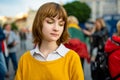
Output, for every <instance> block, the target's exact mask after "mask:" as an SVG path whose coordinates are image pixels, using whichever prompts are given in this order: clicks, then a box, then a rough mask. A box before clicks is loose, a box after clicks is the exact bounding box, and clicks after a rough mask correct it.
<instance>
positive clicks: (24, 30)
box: [19, 27, 27, 50]
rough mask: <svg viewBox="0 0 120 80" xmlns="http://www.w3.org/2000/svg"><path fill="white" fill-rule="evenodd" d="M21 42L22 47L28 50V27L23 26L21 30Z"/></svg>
mask: <svg viewBox="0 0 120 80" xmlns="http://www.w3.org/2000/svg"><path fill="white" fill-rule="evenodd" d="M19 35H20V43H21V49H24V50H26V40H27V34H26V28H24V27H23V28H21V29H20V32H19Z"/></svg>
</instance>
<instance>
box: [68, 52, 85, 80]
mask: <svg viewBox="0 0 120 80" xmlns="http://www.w3.org/2000/svg"><path fill="white" fill-rule="evenodd" d="M72 53H73V56H72V59H71V65H70V70H71V72H70V78H71V79H70V80H84V74H83V69H82V65H81V61H80V57H79V56H78V55H77V53H76V52H74V51H73V52H72Z"/></svg>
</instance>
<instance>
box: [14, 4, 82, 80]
mask: <svg viewBox="0 0 120 80" xmlns="http://www.w3.org/2000/svg"><path fill="white" fill-rule="evenodd" d="M32 35H33V39H34V43H35V44H36V46H35V49H32V50H30V51H27V52H25V53H24V54H23V55H22V56H21V58H20V61H19V65H18V69H17V73H16V77H15V80H84V74H83V69H82V65H81V61H80V58H79V56H78V54H77V53H76V52H75V51H73V50H70V49H68V48H66V47H65V46H64V45H63V43H65V42H66V41H67V40H68V39H69V34H68V32H67V13H66V11H65V9H64V8H63V7H62V6H61V5H59V4H57V3H54V2H49V3H45V4H43V5H42V6H41V7H40V8H39V9H38V11H37V14H36V16H35V19H34V22H33V27H32Z"/></svg>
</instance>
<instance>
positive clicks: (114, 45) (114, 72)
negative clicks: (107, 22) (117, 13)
mask: <svg viewBox="0 0 120 80" xmlns="http://www.w3.org/2000/svg"><path fill="white" fill-rule="evenodd" d="M116 27H117V32H116V33H114V34H113V35H112V37H111V38H109V39H108V40H107V42H106V44H105V52H106V53H107V54H108V68H109V72H110V74H111V77H112V78H113V80H120V20H119V21H118V22H117V25H116Z"/></svg>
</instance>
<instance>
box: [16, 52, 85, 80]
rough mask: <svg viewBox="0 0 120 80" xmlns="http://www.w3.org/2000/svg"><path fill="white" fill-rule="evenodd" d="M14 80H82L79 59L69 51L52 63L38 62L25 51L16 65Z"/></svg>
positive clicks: (74, 53)
mask: <svg viewBox="0 0 120 80" xmlns="http://www.w3.org/2000/svg"><path fill="white" fill-rule="evenodd" d="M15 80H84V75H83V70H82V66H81V62H80V58H79V56H78V55H77V53H76V52H74V51H73V50H70V51H69V52H68V53H67V54H66V55H65V56H64V57H62V58H59V59H57V60H53V61H45V62H44V61H38V60H36V59H35V58H33V57H32V56H31V54H30V51H27V52H26V53H25V54H24V55H23V56H22V57H21V58H20V61H19V64H18V70H17V73H16V76H15Z"/></svg>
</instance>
